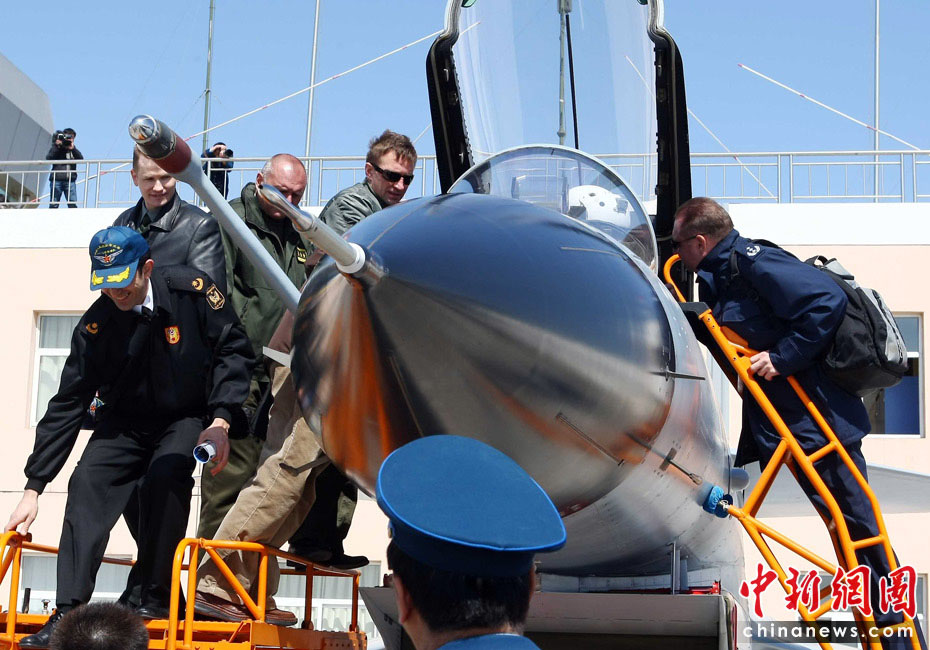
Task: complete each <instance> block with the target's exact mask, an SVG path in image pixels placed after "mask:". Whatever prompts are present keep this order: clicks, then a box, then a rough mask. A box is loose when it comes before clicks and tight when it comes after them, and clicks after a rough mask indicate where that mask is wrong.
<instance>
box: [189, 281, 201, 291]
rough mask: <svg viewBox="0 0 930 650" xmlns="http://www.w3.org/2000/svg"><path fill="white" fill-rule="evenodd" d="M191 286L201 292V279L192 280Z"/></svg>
mask: <svg viewBox="0 0 930 650" xmlns="http://www.w3.org/2000/svg"><path fill="white" fill-rule="evenodd" d="M191 286H192V287H194V289H196V290H197V291H201V290H203V278H194V279H193V280H192V281H191Z"/></svg>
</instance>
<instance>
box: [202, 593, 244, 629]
mask: <svg viewBox="0 0 930 650" xmlns="http://www.w3.org/2000/svg"><path fill="white" fill-rule="evenodd" d="M194 611H195V612H197V613H198V614H200V615H201V616H206V617H207V618H216V619H219V620H221V621H231V622H233V623H238V622H239V621H247V620H249V619H250V618H252V613H251V612H250V611H249V608H248V607H246V606H245V605H241V604H239V603H233V602H230V601H228V600H226V599H225V598H220V597H219V596H214V595H213V594H208V593H204V592H202V591H198V592H197V596H196V597H195V598H194Z"/></svg>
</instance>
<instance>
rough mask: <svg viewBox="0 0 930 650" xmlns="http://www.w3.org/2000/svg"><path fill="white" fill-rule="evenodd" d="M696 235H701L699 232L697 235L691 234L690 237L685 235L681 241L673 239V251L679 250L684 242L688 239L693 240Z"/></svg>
mask: <svg viewBox="0 0 930 650" xmlns="http://www.w3.org/2000/svg"><path fill="white" fill-rule="evenodd" d="M695 237H700V233H698V234H697V235H692V236H690V237H685V238H684V239H682V240H681V241H675V240H674V239H673V240H672V250H673V251H677V250H678V249H679V248H681V245H682V244H684V243H685V242H686V241H691V240H692V239H694V238H695Z"/></svg>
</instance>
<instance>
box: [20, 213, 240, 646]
mask: <svg viewBox="0 0 930 650" xmlns="http://www.w3.org/2000/svg"><path fill="white" fill-rule="evenodd" d="M90 254H91V267H92V271H91V282H90V285H91V289H93V290H102V291H103V293H104V295H105V297H101V298H98V299H97V301H96V302H94V304H93V305H91V307H90V308H89V309H88V310H87V311H86V312H85V313H84V316H83V317H82V318H81V320H80V322H79V323H78V325H77V327H76V328H75V330H74V334H73V336H72V341H71V352H70V354H69V355H68V359H67V361H66V362H65V367H64V369H63V371H62V376H61V377H62V378H61V385H60V386H59V389H58V393H57V394H56V395H55V396H54V397H53V398H52V399H51V401H50V402H49V406H48V411H47V412H46V415H45V417H43V418H42V421H41V422H39V424H38V426H37V427H36V442H35V447H34V449H33V452H32V454H31V455H30V456H29V459H28V461H27V462H26V470H25V473H26V477H27V479H28V481H27V483H26V489H25V491H24V493H23V498H22V500H21V501H20V503H19V505H18V506H17V507H16V509H15V510H14V512H13V514H12V515H11V516H10V520H9V522H8V523H7V526H6V530H13V529H17V530H19V531H20V532H21V533H26V532H27V531H28V529H29V526H30V525H31V524H32V522H33V520H34V519H35V517H36V514H37V512H38V497H39V494H40V493H41V492H42V490H43V489H44V488H45V485H46V484H47V483H48V482H49V481H51V480H52V479H54V478H55V476H56V475H57V474H58V472H59V471H60V470H61V468H62V466H63V465H64V463H65V461H66V460H67V458H68V455H69V454H70V452H71V449H72V448H73V447H74V443H75V441H76V439H77V435H78V431H79V429H80V426H81V421H82V419H83V416H84V412H85V411H86V409H87V407H88V405H89V404H90V402H91V400H92V399H93V397H94V394H95V393H97V392H99V394H100V396H101V398H102V400H103V406H101V407H99V409H98V411H97V426H96V429H95V431H94V434H93V435H92V436H91V438H90V440H89V441H88V443H87V447H86V448H85V450H84V453H83V455H82V456H81V460H80V463H79V464H78V466H77V468H76V469H75V470H74V473H73V474H72V476H71V480H70V482H69V484H68V500H67V504H66V506H65V518H64V525H63V528H62V535H61V542H60V544H59V549H60V550H59V554H58V572H57V575H58V581H57V593H56V604H57V611H56V612H55V614H54V615H53V616H52V618H50V619H49V621H48V623H46V625H45V626H44V627H43V628H42V629H41V630H39V632H37V633H36V634H33V635H30V636H27V637H25V638H24V639H22V640H21V641H20V642H19V645H20V647H23V648H46V647H48V643H49V639H50V637H51V633H52V631H53V629H54V627H55V625H56V624H57V623H58V621H59V620H60V618H61V617H62V616H63V615H64V614H65V613H67V612H68V611H69V610H71V609H73V608H75V607H76V606H78V605H81V604H83V603H86V602H87V601H88V600H89V599H90V597H91V594H92V593H93V590H94V581H95V577H96V573H97V569H98V567H99V566H100V561H101V558H102V556H103V552H104V549H105V547H106V542H107V538H108V536H109V533H110V529H111V528H112V527H113V525H114V524H115V523H116V521H117V519H119V516H120V514H121V513H122V511H123V509H124V508H125V507H126V504H127V502H128V500H129V499H130V496H131V494H132V493H133V490H134V489H135V488H136V484H137V481H138V480H139V479H143V480H142V483H141V485H140V487H139V490H138V495H139V502H140V503H139V510H140V513H141V519H140V521H141V526H142V528H141V530H140V531H139V532H140V536H139V540H140V552H139V565H140V567H141V570H140V575H141V582H142V593H141V595H142V604H141V606H140V608H139V610H138V613H139V615H140V616H142V617H143V618H162V617H165V616H166V615H167V613H168V600H169V593H170V591H169V586H170V580H171V563H172V557H173V554H174V549H175V547H176V546H177V544H178V542H179V541H180V540H181V539H182V538H183V536H184V532H185V528H186V526H187V519H188V514H189V511H190V498H191V489H192V488H193V479H192V477H191V473H192V471H193V469H194V460H193V457H192V454H191V452H192V450H193V448H194V446H195V445H197V444H200V443H204V442H207V441H210V442H213V444H214V445H215V446H216V448H217V458H216V460H217V463H216V467H215V471H219V470H220V469H222V467H223V465H224V464H225V462H226V456H227V453H228V441H227V432H228V429H229V424H230V422H232V421H233V419H234V415H235V412H236V411H238V410H239V409H240V405H241V404H242V402H243V400H245V398H246V395H248V385H249V376H250V374H251V371H252V364H253V363H254V361H253V356H252V350H251V345H250V344H249V341H248V339H247V338H246V336H245V332H244V331H243V330H242V327H241V325H240V324H239V322H238V320H237V319H236V316H235V313H234V312H233V310H232V308H231V307H230V306H229V305H228V304H227V301H226V297H225V296H224V294H223V292H222V291H220V290H219V288H218V287H217V286H216V285H215V284H214V283H213V281H212V280H211V279H210V277H209V276H208V275H206V274H204V273H203V272H201V271H199V270H197V269H193V268H190V267H183V266H175V267H165V268H159V269H155V268H154V262H153V261H152V260H151V259H150V257H149V249H148V246H147V245H146V243H145V240H144V239H142V237H141V236H140V235H139V234H138V233H136V232H135V231H133V230H131V229H129V228H124V227H111V228H107V229H105V230H102V231H100V232H98V233H97V234H96V235H94V238H93V239H92V240H91V243H90ZM208 423H209V424H208Z"/></svg>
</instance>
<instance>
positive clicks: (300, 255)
mask: <svg viewBox="0 0 930 650" xmlns="http://www.w3.org/2000/svg"><path fill="white" fill-rule="evenodd" d="M297 261H298V262H300V263H301V264H306V263H307V249H306V248H301V247H300V246H298V247H297Z"/></svg>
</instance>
